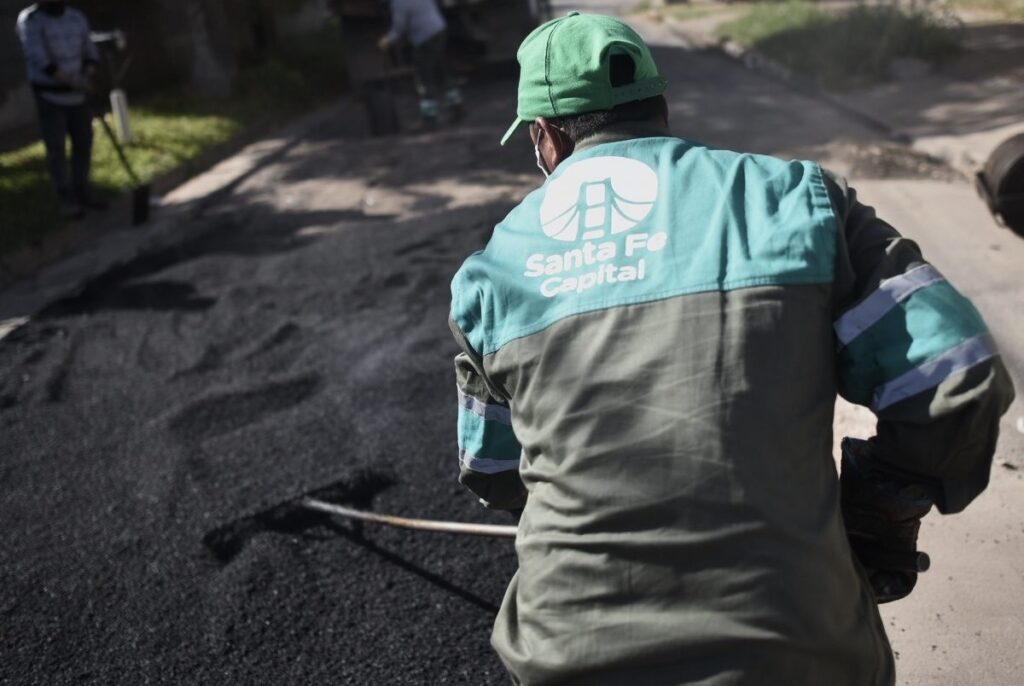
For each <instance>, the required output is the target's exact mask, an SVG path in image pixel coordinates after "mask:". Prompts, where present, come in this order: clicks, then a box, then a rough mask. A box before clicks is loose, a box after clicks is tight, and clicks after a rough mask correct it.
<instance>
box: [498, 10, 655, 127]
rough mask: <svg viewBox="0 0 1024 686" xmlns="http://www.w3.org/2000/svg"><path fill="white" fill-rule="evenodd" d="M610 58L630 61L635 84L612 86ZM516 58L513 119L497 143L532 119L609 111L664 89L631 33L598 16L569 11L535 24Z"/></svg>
mask: <svg viewBox="0 0 1024 686" xmlns="http://www.w3.org/2000/svg"><path fill="white" fill-rule="evenodd" d="M615 54H624V55H628V56H629V57H631V58H632V59H633V64H634V65H635V71H634V79H635V81H634V83H631V84H628V85H626V86H619V87H616V88H613V87H612V84H611V75H610V66H609V63H610V59H611V56H612V55H615ZM516 58H517V59H518V60H519V104H518V106H517V108H516V114H517V115H518V116H517V117H516V120H515V121H514V122H513V123H512V126H510V127H509V129H508V131H507V132H506V133H505V135H504V137H502V139H501V144H502V145H505V143H506V142H508V139H509V138H511V137H512V134H513V133H515V131H516V129H518V128H519V126H520V125H522V124H523V123H525V122H531V121H533V120H534V119H536V118H537V117H564V116H566V115H571V114H583V113H585V112H596V111H599V110H610V109H612V108H613V107H615V106H616V105H621V104H622V103H625V102H632V101H634V100H643V99H645V98H652V97H654V96H655V95H660V94H662V93H664V92H665V88H666V87H667V86H668V81H666V80H665V79H664V78H663V77H662V76H660V75H659V74H658V66H657V65H656V64H655V63H654V58H653V57H651V50H650V48H648V47H647V44H646V43H644V41H643V39H642V38H640V36H639V35H637V33H636V31H634V30H633V29H631V28H629V27H628V26H626V25H625V24H623V23H622V22H621V21H619V20H617V19H613V18H612V17H606V16H603V15H600V14H580V13H579V12H570V13H569V14H567V15H566V16H564V17H559V18H558V19H552V20H551V21H549V22H546V23H544V24H542V25H540V26H538V27H537V28H536V29H534V30H533V31H532V32H531V33H530V35H529V36H527V37H526V40H524V41H523V44H522V45H520V46H519V52H518V53H517V54H516Z"/></svg>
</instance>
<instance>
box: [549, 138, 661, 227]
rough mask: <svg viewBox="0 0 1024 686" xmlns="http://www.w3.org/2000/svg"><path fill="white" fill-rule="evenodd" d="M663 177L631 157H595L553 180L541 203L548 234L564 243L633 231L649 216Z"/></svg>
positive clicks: (573, 166)
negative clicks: (659, 176)
mask: <svg viewBox="0 0 1024 686" xmlns="http://www.w3.org/2000/svg"><path fill="white" fill-rule="evenodd" d="M657 197H658V175H657V174H656V173H655V172H654V170H653V169H651V168H650V167H649V166H647V165H646V164H644V163H643V162H639V161H637V160H632V159H630V158H628V157H591V158H590V159H587V160H582V161H580V162H576V163H575V164H573V165H572V166H570V167H569V168H568V169H566V170H565V171H564V172H562V173H561V174H560V175H559V177H558V178H557V179H555V180H553V181H552V182H551V183H550V184H549V185H548V189H547V193H546V194H545V196H544V200H543V201H542V202H541V204H540V222H541V226H543V227H544V233H545V234H547V235H548V236H550V237H551V238H554V239H556V240H559V241H575V240H577V239H579V240H596V239H600V238H604V237H606V236H608V235H610V234H615V233H622V232H623V231H629V230H630V229H632V228H633V227H634V226H636V225H637V224H639V223H640V222H642V221H643V220H644V218H645V217H647V215H648V214H650V212H651V209H652V208H653V207H654V201H655V200H656V199H657Z"/></svg>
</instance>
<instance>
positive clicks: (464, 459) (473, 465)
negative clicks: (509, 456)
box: [459, 450, 519, 474]
mask: <svg viewBox="0 0 1024 686" xmlns="http://www.w3.org/2000/svg"><path fill="white" fill-rule="evenodd" d="M459 463H460V464H461V465H462V466H463V467H465V468H466V469H469V470H472V471H474V472H480V473H481V474H497V473H498V472H508V471H511V470H513V469H519V460H492V459H489V458H486V457H477V456H476V455H474V454H473V453H471V452H469V451H468V450H459Z"/></svg>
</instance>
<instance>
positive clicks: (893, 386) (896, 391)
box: [872, 333, 998, 412]
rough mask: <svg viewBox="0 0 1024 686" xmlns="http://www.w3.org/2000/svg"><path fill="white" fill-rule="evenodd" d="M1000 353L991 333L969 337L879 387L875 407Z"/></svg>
mask: <svg viewBox="0 0 1024 686" xmlns="http://www.w3.org/2000/svg"><path fill="white" fill-rule="evenodd" d="M997 354H998V353H997V352H996V346H995V343H994V342H993V341H992V337H991V336H990V335H989V334H987V333H985V334H981V335H980V336H975V337H974V338H968V339H967V340H966V341H964V342H963V343H960V344H958V345H955V346H953V347H952V348H950V349H949V350H947V351H946V352H944V353H942V354H941V355H939V356H938V357H933V358H932V359H930V360H928V361H927V362H925V363H924V364H922V365H921V366H919V367H915V368H914V369H911V370H910V371H909V372H906V373H905V374H902V375H900V376H898V377H896V378H895V379H893V380H892V381H890V382H889V383H887V384H884V385H882V386H879V387H878V388H876V389H875V400H874V402H873V403H872V409H873V410H875V411H876V412H877V411H879V410H883V409H885V408H886V407H888V406H889V405H892V404H893V403H897V402H899V401H900V400H903V399H905V398H909V397H910V396H912V395H917V394H918V393H920V392H922V391H927V390H928V389H929V388H935V387H936V386H938V385H939V384H940V383H942V382H943V381H945V380H946V379H948V378H949V377H951V376H953V375H954V374H956V373H958V372H962V371H965V370H967V369H970V368H971V367H973V366H974V365H976V364H978V363H979V362H984V361H985V360H987V359H990V358H992V357H995V356H996V355H997Z"/></svg>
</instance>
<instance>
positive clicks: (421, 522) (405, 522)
mask: <svg viewBox="0 0 1024 686" xmlns="http://www.w3.org/2000/svg"><path fill="white" fill-rule="evenodd" d="M299 504H300V505H301V506H302V507H304V508H306V509H308V510H316V511H317V512H324V513H326V514H332V515H337V516H339V517H345V518H346V519H357V520H359V521H361V522H374V523H376V524H386V525H388V526H394V527H398V528H401V529H417V530H419V531H439V532H442V533H447V534H461V535H467V536H488V537H490V538H515V537H516V527H514V526H503V525H500V524H466V523H463V522H445V521H439V520H436V519H410V518H409V517H396V516H394V515H388V514H380V513H377V512H366V511H364V510H356V509H354V508H351V507H345V506H344V505H336V504H334V503H328V502H326V501H323V500H318V499H317V498H303V499H302V500H301V501H300V503H299Z"/></svg>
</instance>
